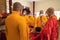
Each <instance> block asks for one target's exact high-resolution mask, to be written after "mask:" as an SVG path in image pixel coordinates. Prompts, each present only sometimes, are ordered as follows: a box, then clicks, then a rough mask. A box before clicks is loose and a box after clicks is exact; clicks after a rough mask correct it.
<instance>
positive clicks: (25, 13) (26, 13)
mask: <svg viewBox="0 0 60 40" xmlns="http://www.w3.org/2000/svg"><path fill="white" fill-rule="evenodd" d="M23 16H24V17H25V18H26V21H27V25H28V29H29V30H30V26H34V22H33V21H34V17H33V16H30V9H29V7H26V8H25V9H23Z"/></svg>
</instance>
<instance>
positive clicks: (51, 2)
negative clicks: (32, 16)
mask: <svg viewBox="0 0 60 40" xmlns="http://www.w3.org/2000/svg"><path fill="white" fill-rule="evenodd" d="M35 5H36V6H35V12H38V11H40V10H42V9H43V10H44V11H45V10H46V9H47V8H49V7H53V8H54V9H55V10H56V11H59V10H60V0H43V1H42V0H41V1H39V2H36V4H35Z"/></svg>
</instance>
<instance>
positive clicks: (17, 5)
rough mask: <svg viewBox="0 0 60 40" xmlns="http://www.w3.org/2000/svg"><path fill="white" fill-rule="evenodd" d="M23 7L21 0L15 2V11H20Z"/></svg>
mask: <svg viewBox="0 0 60 40" xmlns="http://www.w3.org/2000/svg"><path fill="white" fill-rule="evenodd" d="M22 8H23V6H22V5H21V4H20V3H19V2H15V3H14V4H13V11H19V10H20V11H21V10H22Z"/></svg>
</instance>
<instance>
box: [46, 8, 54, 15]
mask: <svg viewBox="0 0 60 40" xmlns="http://www.w3.org/2000/svg"><path fill="white" fill-rule="evenodd" d="M46 13H47V14H48V16H50V15H53V14H54V8H52V7H50V8H48V9H47V11H46Z"/></svg>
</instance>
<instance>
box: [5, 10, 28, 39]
mask: <svg viewBox="0 0 60 40" xmlns="http://www.w3.org/2000/svg"><path fill="white" fill-rule="evenodd" d="M5 27H6V37H7V40H28V31H27V23H26V19H25V18H24V17H23V16H20V15H19V12H16V11H13V12H12V14H10V15H9V16H8V17H7V18H6V20H5Z"/></svg>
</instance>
